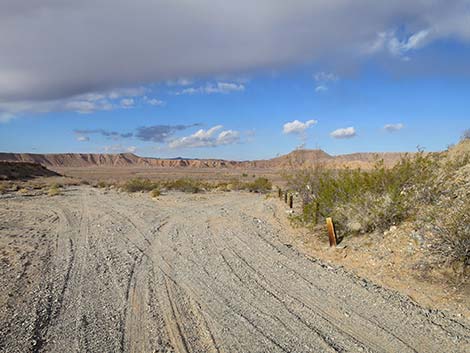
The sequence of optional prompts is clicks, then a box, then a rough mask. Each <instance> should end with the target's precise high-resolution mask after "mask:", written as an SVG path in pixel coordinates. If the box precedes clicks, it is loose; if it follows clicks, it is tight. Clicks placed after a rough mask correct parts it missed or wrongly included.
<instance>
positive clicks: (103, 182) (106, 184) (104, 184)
mask: <svg viewBox="0 0 470 353" xmlns="http://www.w3.org/2000/svg"><path fill="white" fill-rule="evenodd" d="M96 186H97V187H99V188H100V189H103V188H105V187H107V186H108V183H106V182H105V181H99V182H98V184H96Z"/></svg>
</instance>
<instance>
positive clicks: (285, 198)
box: [284, 191, 287, 203]
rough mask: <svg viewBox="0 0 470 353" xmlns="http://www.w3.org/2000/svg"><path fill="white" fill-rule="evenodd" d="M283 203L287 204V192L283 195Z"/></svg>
mask: <svg viewBox="0 0 470 353" xmlns="http://www.w3.org/2000/svg"><path fill="white" fill-rule="evenodd" d="M284 202H285V203H287V191H286V192H285V193H284Z"/></svg>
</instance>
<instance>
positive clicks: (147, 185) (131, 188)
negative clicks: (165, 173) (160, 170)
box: [122, 178, 159, 192]
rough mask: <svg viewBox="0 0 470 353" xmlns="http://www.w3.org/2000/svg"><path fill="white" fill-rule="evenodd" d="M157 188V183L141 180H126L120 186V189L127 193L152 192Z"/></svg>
mask: <svg viewBox="0 0 470 353" xmlns="http://www.w3.org/2000/svg"><path fill="white" fill-rule="evenodd" d="M158 187H159V184H158V183H155V182H152V181H151V180H150V179H141V178H135V179H131V180H128V181H126V182H125V183H124V184H123V185H122V189H123V190H124V191H127V192H139V191H152V190H153V189H156V188H158Z"/></svg>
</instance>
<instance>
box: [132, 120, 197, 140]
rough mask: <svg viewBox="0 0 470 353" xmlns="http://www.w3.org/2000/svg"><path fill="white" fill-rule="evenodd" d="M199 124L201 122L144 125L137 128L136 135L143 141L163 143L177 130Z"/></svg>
mask: <svg viewBox="0 0 470 353" xmlns="http://www.w3.org/2000/svg"><path fill="white" fill-rule="evenodd" d="M198 125H200V124H192V125H153V126H142V127H139V128H137V131H136V133H135V137H137V138H138V139H139V140H142V141H152V142H157V143H163V142H166V141H168V139H170V138H171V137H172V136H173V135H174V134H175V133H176V132H177V131H182V130H186V129H188V128H190V127H194V126H198Z"/></svg>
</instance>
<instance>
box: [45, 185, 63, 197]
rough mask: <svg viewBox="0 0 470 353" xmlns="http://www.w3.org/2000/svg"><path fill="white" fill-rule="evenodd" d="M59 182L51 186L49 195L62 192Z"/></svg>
mask: <svg viewBox="0 0 470 353" xmlns="http://www.w3.org/2000/svg"><path fill="white" fill-rule="evenodd" d="M59 187H60V186H59V184H52V185H51V187H50V188H49V191H48V192H47V194H48V195H49V196H58V195H60V194H61V192H60V189H59Z"/></svg>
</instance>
